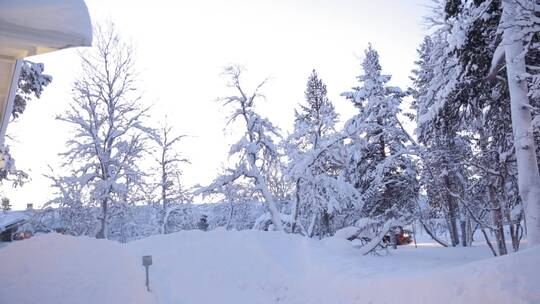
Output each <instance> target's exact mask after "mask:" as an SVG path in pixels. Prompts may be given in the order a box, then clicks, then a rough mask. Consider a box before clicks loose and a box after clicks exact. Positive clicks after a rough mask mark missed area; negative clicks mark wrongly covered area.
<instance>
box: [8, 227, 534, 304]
mask: <svg viewBox="0 0 540 304" xmlns="http://www.w3.org/2000/svg"><path fill="white" fill-rule="evenodd" d="M146 254H151V255H152V256H153V260H154V265H152V266H151V268H150V288H151V293H148V292H147V291H146V288H145V286H144V270H143V268H142V266H141V265H140V263H141V261H140V257H141V256H142V255H146ZM487 257H489V251H488V250H487V249H486V248H482V247H473V248H437V247H434V246H433V247H429V246H426V247H419V248H418V249H415V248H414V247H401V248H400V249H399V250H397V251H394V252H392V254H391V255H389V256H385V257H373V256H361V255H360V254H359V252H358V250H356V249H354V248H352V246H351V244H350V242H347V241H343V240H339V239H329V240H324V241H315V240H310V239H305V238H301V237H299V236H294V235H286V234H282V233H277V232H259V231H241V232H227V231H212V232H201V231H184V232H179V233H175V234H170V235H160V236H153V237H150V238H147V239H143V240H139V241H136V242H132V243H128V244H118V243H115V242H111V241H103V240H95V239H90V238H74V237H68V236H61V235H55V234H50V235H42V236H38V237H35V238H33V239H30V240H26V241H21V242H15V243H13V244H10V245H8V246H7V247H4V248H0V261H2V264H3V265H2V267H1V268H0V279H1V284H0V303H20V304H25V303H45V304H48V303H51V304H53V303H54V304H61V303H143V304H147V303H152V304H153V303H160V304H163V303H175V304H176V303H193V304H196V303H234V304H243V303H246V304H247V303H249V304H254V303H261V304H262V303H278V302H279V303H294V304H307V303H314V304H315V303H321V304H323V303H332V304H334V303H336V304H341V303H342V304H354V303H494V304H496V303H540V291H539V289H538V288H537V287H536V286H535V284H536V282H538V281H539V280H540V271H539V270H540V266H539V265H540V248H531V249H528V250H524V251H523V252H520V253H518V254H511V255H509V256H506V257H501V258H495V259H494V258H487ZM477 260H479V261H477ZM471 261H473V262H471Z"/></svg>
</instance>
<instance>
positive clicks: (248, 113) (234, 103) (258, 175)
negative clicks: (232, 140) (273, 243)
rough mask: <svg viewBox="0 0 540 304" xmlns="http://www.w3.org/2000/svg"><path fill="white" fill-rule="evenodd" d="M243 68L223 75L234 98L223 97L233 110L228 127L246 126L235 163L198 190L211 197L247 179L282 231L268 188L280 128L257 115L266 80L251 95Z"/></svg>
mask: <svg viewBox="0 0 540 304" xmlns="http://www.w3.org/2000/svg"><path fill="white" fill-rule="evenodd" d="M242 72H243V69H242V68H240V67H239V66H228V67H226V68H225V70H224V75H225V76H226V77H227V78H228V83H227V85H228V87H230V88H232V89H233V90H234V91H235V95H231V96H227V97H224V98H221V99H220V100H221V101H222V102H223V105H224V106H229V107H230V108H232V113H231V115H230V116H229V119H228V121H229V124H232V123H234V122H239V123H241V124H242V125H243V128H244V131H243V133H244V134H243V136H242V138H240V140H239V141H238V142H237V143H236V144H234V145H232V147H231V149H230V152H229V156H230V157H231V158H233V159H234V161H236V164H235V166H234V167H233V168H230V169H228V170H227V171H226V173H225V174H224V175H222V176H220V177H218V178H217V179H216V180H214V182H212V183H211V184H210V185H208V186H206V187H202V188H200V189H198V190H197V193H198V194H211V193H215V192H220V191H222V188H223V187H224V186H225V185H227V184H229V183H235V182H241V181H242V180H248V181H249V183H250V186H249V187H250V190H251V194H252V195H255V196H258V197H260V198H262V200H263V201H264V202H265V204H266V207H267V210H268V211H269V213H270V218H271V221H272V224H273V225H274V229H276V230H278V231H282V230H283V223H282V219H281V214H280V211H279V209H278V206H277V204H276V199H275V197H274V194H273V193H272V191H271V189H270V186H269V176H268V173H270V172H269V170H271V169H272V168H273V167H274V166H275V163H276V162H279V151H278V147H277V146H276V144H275V138H277V137H279V136H280V135H279V132H278V129H277V128H276V127H275V126H274V125H273V124H272V123H271V122H270V121H269V120H268V119H267V118H264V117H262V116H261V115H259V114H258V113H257V112H256V109H255V103H256V102H258V101H259V100H260V99H262V98H263V95H262V94H261V92H260V90H261V88H262V86H263V85H264V84H265V83H266V81H263V82H261V83H260V84H259V85H257V87H256V88H255V89H254V91H253V92H252V93H251V94H249V93H247V92H246V91H245V89H244V87H243V86H242V84H241V75H242Z"/></svg>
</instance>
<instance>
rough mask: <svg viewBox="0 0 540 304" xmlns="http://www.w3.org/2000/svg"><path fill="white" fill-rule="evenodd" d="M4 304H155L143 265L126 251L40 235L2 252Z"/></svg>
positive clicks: (89, 241)
mask: <svg viewBox="0 0 540 304" xmlns="http://www.w3.org/2000/svg"><path fill="white" fill-rule="evenodd" d="M0 261H2V266H1V267H0V278H1V279H0V281H1V282H2V283H1V284H0V303H17V304H35V303H42V304H61V303H66V304H67V303H70V304H72V303H77V304H85V303H88V304H90V303H111V304H112V303H133V304H147V303H154V302H153V301H151V298H150V295H149V294H148V293H147V291H146V288H145V285H144V284H145V281H144V270H143V268H142V266H140V264H141V262H140V260H138V259H136V258H135V257H134V256H133V255H131V254H129V253H128V252H127V251H126V250H125V249H124V248H122V245H120V244H118V243H115V242H110V241H106V240H96V239H92V238H87V237H79V238H75V237H70V236H63V235H59V234H52V233H51V234H46V235H39V236H36V237H34V238H32V239H29V240H25V241H20V242H13V243H11V244H9V245H7V246H6V247H5V248H1V249H0Z"/></svg>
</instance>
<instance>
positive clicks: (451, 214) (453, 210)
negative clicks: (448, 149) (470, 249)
mask: <svg viewBox="0 0 540 304" xmlns="http://www.w3.org/2000/svg"><path fill="white" fill-rule="evenodd" d="M444 184H445V187H446V189H452V188H451V185H450V180H449V177H448V175H446V176H444ZM447 191H448V190H447ZM445 198H446V203H447V206H448V223H449V227H448V228H449V230H450V240H451V242H452V246H453V247H455V246H456V245H458V244H459V235H458V229H457V204H456V201H455V199H454V198H453V197H452V195H450V194H449V193H446V195H445Z"/></svg>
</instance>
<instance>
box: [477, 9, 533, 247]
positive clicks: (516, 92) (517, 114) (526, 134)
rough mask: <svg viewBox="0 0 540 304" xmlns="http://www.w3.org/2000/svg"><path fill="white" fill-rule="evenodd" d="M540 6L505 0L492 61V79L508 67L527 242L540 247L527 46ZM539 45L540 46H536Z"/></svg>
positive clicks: (490, 77) (507, 76)
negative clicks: (501, 68)
mask: <svg viewBox="0 0 540 304" xmlns="http://www.w3.org/2000/svg"><path fill="white" fill-rule="evenodd" d="M539 12H540V5H539V4H538V2H537V1H533V0H502V18H501V23H500V29H501V31H502V41H501V42H500V43H499V45H498V47H497V49H496V51H495V53H494V55H493V60H492V65H491V69H490V71H489V74H488V76H487V78H488V79H495V76H496V74H497V72H498V71H499V70H500V66H501V65H502V64H503V63H504V66H505V68H506V81H507V84H508V91H509V94H510V108H511V117H512V130H513V134H514V149H515V156H516V161H517V175H518V186H519V194H520V196H521V199H522V201H523V204H524V206H525V218H526V226H527V239H528V242H529V244H530V245H538V244H540V173H539V170H538V158H537V157H538V155H537V153H536V144H535V140H534V131H533V130H534V125H533V110H535V108H534V107H533V106H532V105H531V103H530V101H529V96H530V93H529V82H528V80H529V78H528V76H532V77H530V78H532V80H533V81H534V79H535V78H534V77H535V76H534V75H531V74H529V73H528V69H527V64H526V61H525V59H526V54H527V48H526V46H527V45H530V44H533V45H534V44H535V39H536V40H537V39H538V33H539V32H540V17H539V16H538V14H539ZM536 45H538V44H537V43H536ZM537 68H538V66H536V69H537Z"/></svg>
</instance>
